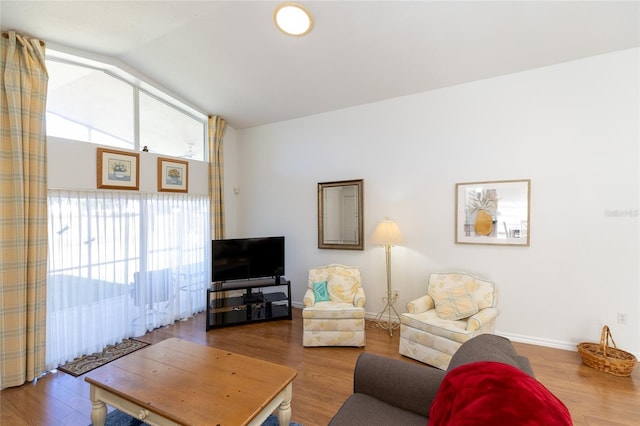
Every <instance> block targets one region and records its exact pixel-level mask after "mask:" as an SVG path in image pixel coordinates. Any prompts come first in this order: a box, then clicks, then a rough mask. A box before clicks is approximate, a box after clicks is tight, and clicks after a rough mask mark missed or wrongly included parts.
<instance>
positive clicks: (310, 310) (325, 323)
mask: <svg viewBox="0 0 640 426" xmlns="http://www.w3.org/2000/svg"><path fill="white" fill-rule="evenodd" d="M365 301H366V298H365V295H364V290H363V289H362V285H361V282H360V270H359V269H358V268H357V267H353V266H345V265H337V264H333V265H327V266H323V267H319V268H313V269H310V270H309V283H308V288H307V291H306V293H305V295H304V300H303V302H304V306H305V307H304V309H303V310H302V320H303V334H302V345H303V346H360V347H361V346H364V343H365V333H364V324H365V322H364V303H365Z"/></svg>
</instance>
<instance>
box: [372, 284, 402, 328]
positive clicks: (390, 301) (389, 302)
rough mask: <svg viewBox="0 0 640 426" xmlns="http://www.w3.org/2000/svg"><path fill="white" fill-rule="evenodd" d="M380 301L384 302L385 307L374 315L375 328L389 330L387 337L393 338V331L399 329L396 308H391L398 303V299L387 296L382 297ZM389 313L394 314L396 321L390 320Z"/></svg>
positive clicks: (398, 317) (398, 316)
mask: <svg viewBox="0 0 640 426" xmlns="http://www.w3.org/2000/svg"><path fill="white" fill-rule="evenodd" d="M382 300H383V301H384V302H386V305H385V307H384V309H383V310H382V312H380V313H379V314H378V315H376V327H379V328H381V329H383V330H389V336H393V330H396V329H398V328H400V315H398V312H397V311H396V308H394V307H393V305H394V304H395V303H396V302H397V301H398V297H392V296H391V294H389V295H388V296H387V297H383V298H382ZM391 312H393V313H394V314H395V316H396V318H397V319H398V320H397V321H392V320H391ZM385 313H386V315H385ZM385 316H386V318H385Z"/></svg>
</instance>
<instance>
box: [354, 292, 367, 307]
mask: <svg viewBox="0 0 640 426" xmlns="http://www.w3.org/2000/svg"><path fill="white" fill-rule="evenodd" d="M366 301H367V298H366V297H365V295H364V290H363V289H362V287H360V288H358V290H357V291H356V294H355V296H354V297H353V306H355V307H357V308H362V307H364V303H365V302H366Z"/></svg>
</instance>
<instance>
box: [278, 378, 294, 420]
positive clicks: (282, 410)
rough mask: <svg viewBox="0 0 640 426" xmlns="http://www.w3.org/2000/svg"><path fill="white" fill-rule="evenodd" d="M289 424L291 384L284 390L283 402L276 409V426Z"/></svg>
mask: <svg viewBox="0 0 640 426" xmlns="http://www.w3.org/2000/svg"><path fill="white" fill-rule="evenodd" d="M290 422H291V383H289V384H288V385H287V387H286V389H285V390H284V400H283V401H282V402H281V403H280V406H279V407H278V424H279V425H280V426H289V423H290Z"/></svg>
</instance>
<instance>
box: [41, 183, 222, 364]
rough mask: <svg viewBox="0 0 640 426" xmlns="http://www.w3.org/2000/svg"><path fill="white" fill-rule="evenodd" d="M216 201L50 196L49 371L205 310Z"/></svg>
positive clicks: (59, 193) (146, 196)
mask: <svg viewBox="0 0 640 426" xmlns="http://www.w3.org/2000/svg"><path fill="white" fill-rule="evenodd" d="M210 241H211V239H210V231H209V200H208V198H207V197H206V196H198V195H190V194H173V193H167V194H143V193H139V192H128V191H121V192H118V191H63V190H50V192H49V267H48V270H49V274H48V281H47V368H48V369H52V368H55V367H57V366H58V365H59V364H62V363H65V362H67V361H70V360H72V359H74V358H75V357H78V356H80V355H84V354H90V353H93V352H97V351H100V350H102V348H104V347H105V346H106V345H109V344H113V343H117V342H119V341H121V340H122V339H124V338H127V337H135V336H141V335H143V334H144V333H146V332H147V331H148V330H153V329H154V328H157V327H161V326H164V325H167V324H171V323H172V322H174V321H176V320H179V319H182V318H187V317H189V316H191V315H193V314H195V313H197V312H200V311H202V310H204V308H205V303H206V288H207V286H208V283H209V276H210V262H209V259H210Z"/></svg>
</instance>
